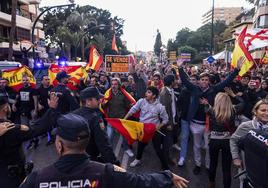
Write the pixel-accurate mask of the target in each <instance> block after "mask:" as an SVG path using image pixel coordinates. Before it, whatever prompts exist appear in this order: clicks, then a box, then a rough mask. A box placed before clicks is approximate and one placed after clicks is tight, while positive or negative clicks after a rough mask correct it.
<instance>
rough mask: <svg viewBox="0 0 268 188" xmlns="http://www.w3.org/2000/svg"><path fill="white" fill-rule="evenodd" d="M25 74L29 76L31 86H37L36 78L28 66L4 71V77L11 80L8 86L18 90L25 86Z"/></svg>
mask: <svg viewBox="0 0 268 188" xmlns="http://www.w3.org/2000/svg"><path fill="white" fill-rule="evenodd" d="M24 75H25V76H27V77H28V78H29V82H30V84H31V86H32V87H35V85H36V81H35V78H34V76H33V74H32V72H31V71H30V70H29V68H28V67H26V66H22V67H18V68H14V69H9V70H3V71H2V78H5V79H7V80H8V82H9V85H8V86H9V87H11V88H12V89H14V90H15V91H17V92H18V91H19V90H20V89H21V88H22V87H23V83H22V78H23V76H24Z"/></svg>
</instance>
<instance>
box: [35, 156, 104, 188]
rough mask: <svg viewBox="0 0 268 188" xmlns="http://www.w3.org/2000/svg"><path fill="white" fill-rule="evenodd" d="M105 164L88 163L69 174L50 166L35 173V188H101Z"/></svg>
mask: <svg viewBox="0 0 268 188" xmlns="http://www.w3.org/2000/svg"><path fill="white" fill-rule="evenodd" d="M105 179H106V178H105V164H101V163H97V162H93V161H90V162H88V163H87V165H83V166H81V169H75V170H74V171H72V172H71V173H69V174H65V173H62V172H59V171H58V170H57V169H56V168H55V167H54V165H50V166H48V167H46V168H44V169H42V170H41V171H39V172H38V173H37V177H36V182H35V188H52V187H53V188H103V187H106V185H105V182H106V181H105Z"/></svg>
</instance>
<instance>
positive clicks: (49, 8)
mask: <svg viewBox="0 0 268 188" xmlns="http://www.w3.org/2000/svg"><path fill="white" fill-rule="evenodd" d="M74 5H75V4H74V3H72V4H67V5H56V6H51V7H48V8H47V9H45V10H44V11H43V12H41V13H40V14H39V15H38V17H37V18H36V19H35V21H34V24H33V28H32V44H34V42H35V41H34V30H35V26H36V24H37V22H38V20H39V19H40V17H41V16H42V15H43V14H44V13H45V12H47V11H49V10H51V9H53V8H61V7H69V6H74ZM33 59H35V48H34V47H33Z"/></svg>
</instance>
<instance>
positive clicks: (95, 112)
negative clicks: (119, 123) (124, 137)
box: [53, 87, 120, 165]
mask: <svg viewBox="0 0 268 188" xmlns="http://www.w3.org/2000/svg"><path fill="white" fill-rule="evenodd" d="M102 97H103V96H102V94H101V93H100V92H99V90H98V89H97V88H96V87H88V88H86V89H84V90H82V91H81V92H80V100H81V103H82V107H80V108H79V109H77V110H75V111H73V112H71V113H73V114H77V115H80V116H82V117H83V118H85V119H86V120H87V121H88V124H89V129H90V134H91V135H90V136H91V139H90V141H89V144H88V146H87V148H86V151H87V153H88V154H89V155H90V159H91V160H93V161H99V162H105V163H113V164H116V165H119V164H120V162H119V161H118V160H117V159H116V157H115V155H114V152H113V149H112V146H111V144H110V143H109V140H108V136H107V133H106V130H105V126H104V120H103V119H102V113H101V112H100V110H99V100H100V98H102ZM54 120H55V122H53V124H54V125H56V119H54Z"/></svg>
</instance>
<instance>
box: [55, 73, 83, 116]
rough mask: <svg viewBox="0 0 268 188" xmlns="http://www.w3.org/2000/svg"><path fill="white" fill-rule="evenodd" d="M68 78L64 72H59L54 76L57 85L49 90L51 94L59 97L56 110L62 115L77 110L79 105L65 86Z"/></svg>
mask: <svg viewBox="0 0 268 188" xmlns="http://www.w3.org/2000/svg"><path fill="white" fill-rule="evenodd" d="M69 77H70V76H69V75H68V74H67V73H66V72H65V71H61V72H59V73H58V74H57V76H56V79H57V81H58V82H59V84H58V85H57V86H56V87H54V88H53V89H52V90H51V92H55V93H56V94H57V96H58V97H59V104H58V108H57V110H58V111H59V112H60V113H62V114H66V113H68V112H70V111H73V110H75V109H77V108H79V104H78V102H77V101H76V99H75V97H74V95H73V93H72V92H71V91H70V89H69V88H68V87H67V86H66V84H67V83H68V78H69Z"/></svg>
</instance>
